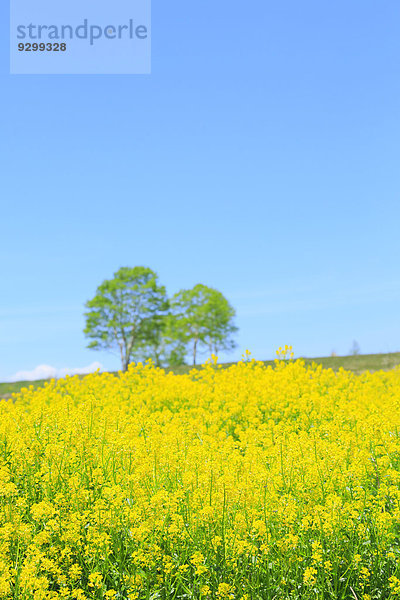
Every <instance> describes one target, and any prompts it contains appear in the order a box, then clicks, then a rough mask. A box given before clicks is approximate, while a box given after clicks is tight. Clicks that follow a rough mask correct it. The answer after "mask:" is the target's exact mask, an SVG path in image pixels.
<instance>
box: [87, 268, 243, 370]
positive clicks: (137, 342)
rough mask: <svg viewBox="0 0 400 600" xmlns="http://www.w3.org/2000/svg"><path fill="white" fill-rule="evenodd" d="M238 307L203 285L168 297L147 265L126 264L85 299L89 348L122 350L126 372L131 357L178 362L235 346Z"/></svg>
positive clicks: (160, 362) (166, 363)
mask: <svg viewBox="0 0 400 600" xmlns="http://www.w3.org/2000/svg"><path fill="white" fill-rule="evenodd" d="M234 316H235V311H234V309H233V308H232V306H231V305H230V304H229V302H228V301H227V299H226V298H225V297H224V296H223V295H222V293H221V292H219V291H218V290H216V289H214V288H210V287H207V286H205V285H202V284H198V285H196V286H195V287H194V288H193V289H191V290H181V291H180V292H178V293H177V294H175V295H174V296H173V297H172V299H171V300H170V301H169V300H168V297H167V293H166V290H165V287H164V286H162V285H160V284H159V282H158V277H157V275H156V273H155V272H154V271H152V270H151V269H149V268H146V267H134V268H129V267H123V268H121V269H119V270H118V271H117V272H116V273H114V277H113V279H107V280H105V281H103V283H102V284H101V285H99V287H98V288H97V291H96V294H95V296H94V298H92V300H89V301H88V302H87V303H86V312H85V317H86V327H85V329H84V333H85V335H86V336H87V337H88V338H89V339H90V340H91V342H90V344H89V348H93V349H95V350H108V351H111V352H113V353H117V354H118V355H119V357H120V359H121V364H122V368H123V370H126V369H127V368H128V365H129V363H130V362H131V361H132V360H135V359H136V360H137V359H139V360H145V359H148V358H151V359H153V361H154V363H155V364H156V366H160V367H162V366H178V365H181V364H184V363H185V359H186V357H187V356H190V357H191V361H192V362H193V364H196V360H197V357H198V355H199V353H201V352H204V351H208V352H209V354H210V355H211V354H212V353H214V354H217V353H218V352H219V351H220V350H224V351H229V350H232V349H233V348H234V347H235V343H234V341H233V339H232V335H233V334H234V333H235V332H236V331H237V328H236V327H235V325H234V323H233V318H234Z"/></svg>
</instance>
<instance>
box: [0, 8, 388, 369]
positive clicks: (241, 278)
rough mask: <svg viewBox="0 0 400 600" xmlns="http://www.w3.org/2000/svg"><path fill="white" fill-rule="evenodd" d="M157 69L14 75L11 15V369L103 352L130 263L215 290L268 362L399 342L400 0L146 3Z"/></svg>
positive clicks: (2, 330) (0, 303) (3, 345)
mask: <svg viewBox="0 0 400 600" xmlns="http://www.w3.org/2000/svg"><path fill="white" fill-rule="evenodd" d="M152 15H153V23H152V40H153V42H152V44H153V49H152V75H150V76H135V75H130V76H119V75H109V76H107V75H104V76H101V75H99V76H98V75H94V76H90V75H88V76H82V75H81V76H72V75H69V76H62V75H60V76H57V75H52V76H45V75H43V76H23V75H21V76H18V75H13V76H11V75H9V74H8V70H9V65H8V59H9V51H8V39H9V37H8V36H9V32H8V28H7V26H8V12H7V11H6V9H5V7H4V5H2V8H1V9H0V33H1V37H0V44H1V49H2V51H1V65H0V70H1V95H0V120H1V138H0V145H1V163H0V164H1V173H2V178H1V180H2V194H1V246H0V264H1V284H0V380H4V379H6V378H8V377H10V376H12V375H13V374H15V373H16V372H17V371H21V370H32V369H34V368H35V367H36V366H37V365H40V364H47V365H51V366H53V367H55V368H57V369H63V368H66V367H71V368H72V367H73V368H78V367H84V366H87V365H89V364H90V363H91V362H92V361H100V362H101V363H102V365H104V367H105V368H116V367H118V361H117V360H116V359H114V358H113V357H112V356H111V355H108V354H105V353H96V352H93V351H90V350H88V349H86V348H85V345H86V341H85V339H84V336H83V333H82V329H83V305H84V303H85V301H86V300H88V299H89V298H90V297H92V296H93V294H94V292H95V289H96V286H97V285H98V284H99V283H100V282H101V281H102V280H103V279H105V278H109V277H111V276H112V274H113V272H114V271H116V270H117V269H118V268H119V267H120V266H135V265H145V266H149V267H151V268H152V269H154V270H155V271H157V273H158V274H159V276H160V279H161V281H162V282H163V283H164V284H165V285H166V286H167V289H168V291H169V292H170V293H171V294H172V293H174V292H176V291H178V290H179V289H181V288H187V287H191V286H193V285H194V284H196V283H204V284H206V285H210V286H213V287H216V288H218V289H219V290H221V291H222V292H223V293H224V294H225V295H226V296H227V298H228V299H229V300H230V302H231V303H232V304H233V306H234V307H235V308H236V310H237V319H236V322H237V325H238V326H239V328H240V332H239V335H238V338H237V341H238V350H237V351H236V353H234V354H232V355H230V357H227V356H221V359H227V358H231V359H235V358H239V357H240V356H241V354H242V352H243V351H244V350H245V349H246V348H249V349H250V350H251V351H252V353H253V355H254V356H255V357H256V358H259V359H264V358H265V359H267V358H271V357H273V355H274V352H275V350H276V348H277V347H278V346H280V345H283V344H292V345H293V347H294V351H295V355H297V356H299V355H303V356H317V355H329V354H330V353H331V352H332V350H335V351H336V352H337V353H338V354H346V353H348V351H349V349H350V347H351V345H352V342H353V340H354V339H356V340H357V341H358V343H359V345H360V347H361V351H362V352H387V351H397V350H400V319H399V317H400V266H399V265H400V262H399V258H400V252H399V223H400V181H399V178H400V170H399V159H400V4H399V2H398V0H386V1H384V2H376V0H351V1H350V2H349V0H338V1H336V2H321V0H303V1H302V2H299V1H298V0H286V1H285V0H280V1H279V2H278V1H275V2H270V1H269V0H250V1H249V2H246V3H232V2H231V1H228V0H220V1H219V2H215V1H214V0H201V2H200V1H195V2H187V0H185V1H183V0H174V1H173V2H169V3H165V2H162V1H157V0H155V1H153V6H152Z"/></svg>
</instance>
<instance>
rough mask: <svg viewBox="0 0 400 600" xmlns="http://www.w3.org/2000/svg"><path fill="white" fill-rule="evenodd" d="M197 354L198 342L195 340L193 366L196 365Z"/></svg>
mask: <svg viewBox="0 0 400 600" xmlns="http://www.w3.org/2000/svg"><path fill="white" fill-rule="evenodd" d="M196 353H197V340H194V344H193V365H195V364H196Z"/></svg>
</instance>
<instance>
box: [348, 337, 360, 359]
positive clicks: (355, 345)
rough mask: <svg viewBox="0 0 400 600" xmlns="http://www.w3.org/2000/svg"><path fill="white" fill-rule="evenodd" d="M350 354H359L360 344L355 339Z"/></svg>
mask: <svg viewBox="0 0 400 600" xmlns="http://www.w3.org/2000/svg"><path fill="white" fill-rule="evenodd" d="M350 354H351V355H352V356H358V355H359V354H360V346H359V345H358V342H357V341H356V340H354V341H353V345H352V347H351V348H350Z"/></svg>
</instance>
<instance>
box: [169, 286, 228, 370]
mask: <svg viewBox="0 0 400 600" xmlns="http://www.w3.org/2000/svg"><path fill="white" fill-rule="evenodd" d="M171 312H172V317H171V319H172V325H171V327H170V332H171V335H172V337H173V339H175V340H176V341H177V342H178V344H180V347H181V348H182V347H184V348H185V349H186V352H187V353H190V355H191V358H192V362H193V364H194V365H195V364H196V360H197V356H198V354H199V352H201V351H204V350H208V351H209V352H210V354H211V353H214V354H217V353H218V352H219V351H220V350H225V351H229V350H232V349H233V348H234V347H235V345H236V344H235V342H234V341H233V339H232V336H233V334H234V333H235V332H236V331H237V327H236V326H235V325H234V322H233V319H234V317H235V310H234V309H233V308H232V306H231V305H230V304H229V302H228V300H227V299H226V298H225V297H224V296H223V294H222V293H221V292H219V291H218V290H216V289H214V288H210V287H207V286H205V285H202V284H200V283H199V284H198V285H196V286H195V287H194V288H193V289H191V290H181V291H180V292H178V293H177V294H175V296H173V298H172V300H171Z"/></svg>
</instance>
